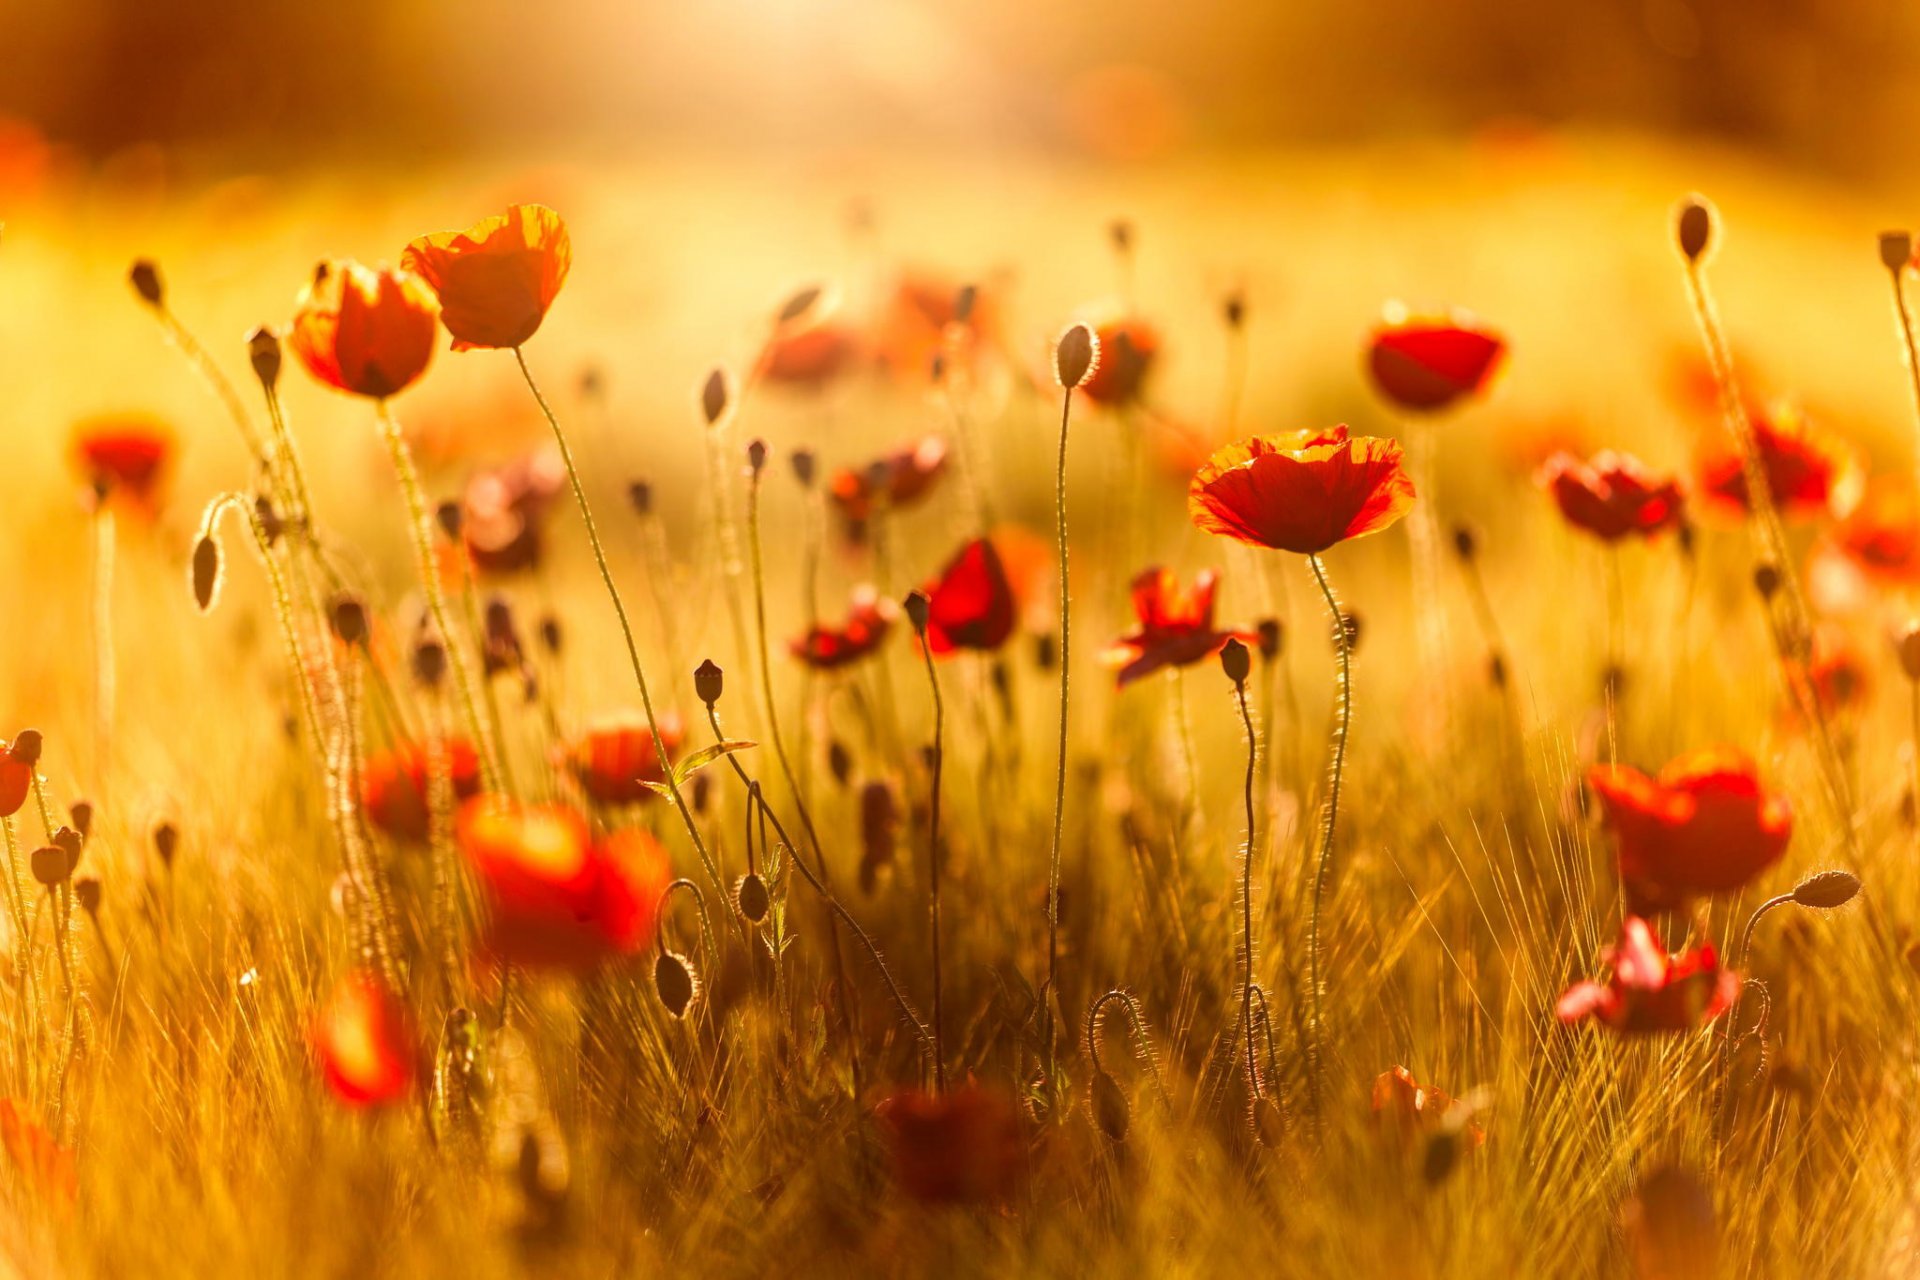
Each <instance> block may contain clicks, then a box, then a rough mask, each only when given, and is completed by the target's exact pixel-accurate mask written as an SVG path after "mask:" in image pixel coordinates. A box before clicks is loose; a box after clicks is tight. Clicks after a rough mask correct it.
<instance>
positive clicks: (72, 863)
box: [53, 827, 84, 875]
mask: <svg viewBox="0 0 1920 1280" xmlns="http://www.w3.org/2000/svg"><path fill="white" fill-rule="evenodd" d="M83 844H84V841H83V839H82V837H81V835H80V833H79V832H78V831H75V830H74V829H73V828H72V827H61V828H59V829H58V830H56V831H55V832H54V833H53V847H54V848H56V849H58V850H59V851H60V852H61V854H62V855H64V856H65V857H66V860H67V874H68V875H72V874H73V869H74V868H75V867H77V866H79V865H80V850H81V847H82V845H83Z"/></svg>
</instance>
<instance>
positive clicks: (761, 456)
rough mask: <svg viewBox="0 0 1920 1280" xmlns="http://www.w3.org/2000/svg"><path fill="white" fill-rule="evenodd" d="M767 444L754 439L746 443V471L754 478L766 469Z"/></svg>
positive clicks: (757, 438)
mask: <svg viewBox="0 0 1920 1280" xmlns="http://www.w3.org/2000/svg"><path fill="white" fill-rule="evenodd" d="M766 465H767V442H766V441H765V440H762V439H760V438H759V437H757V436H756V437H755V438H754V439H752V440H749V441H748V442H747V470H748V471H749V472H750V473H752V474H753V475H754V476H755V477H758V476H759V474H760V473H761V472H762V471H763V470H765V469H766Z"/></svg>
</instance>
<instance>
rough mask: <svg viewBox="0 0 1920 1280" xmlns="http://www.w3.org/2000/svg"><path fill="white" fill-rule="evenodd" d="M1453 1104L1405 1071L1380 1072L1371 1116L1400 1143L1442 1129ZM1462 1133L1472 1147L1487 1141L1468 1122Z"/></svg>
mask: <svg viewBox="0 0 1920 1280" xmlns="http://www.w3.org/2000/svg"><path fill="white" fill-rule="evenodd" d="M1456 1105H1460V1104H1457V1103H1456V1102H1455V1101H1454V1099H1452V1098H1450V1097H1448V1096H1447V1094H1446V1092H1445V1091H1444V1090H1440V1089H1436V1088H1434V1087H1433V1086H1431V1085H1422V1084H1421V1083H1420V1082H1419V1081H1417V1080H1415V1079H1414V1078H1413V1073H1412V1072H1410V1071H1408V1070H1407V1069H1406V1068H1405V1067H1395V1068H1394V1069H1393V1070H1391V1071H1383V1072H1381V1073H1380V1074H1379V1075H1378V1076H1376V1077H1375V1078H1374V1081H1373V1116H1374V1120H1375V1122H1376V1123H1378V1124H1380V1125H1381V1126H1383V1127H1386V1128H1389V1129H1390V1131H1391V1132H1393V1133H1395V1134H1397V1135H1398V1136H1399V1137H1401V1138H1402V1139H1407V1138H1412V1137H1413V1136H1414V1135H1415V1134H1417V1133H1422V1132H1432V1131H1434V1130H1437V1129H1441V1128H1444V1127H1445V1126H1446V1125H1447V1124H1448V1123H1449V1119H1448V1113H1449V1112H1450V1111H1452V1110H1453V1108H1454V1107H1455V1106H1456ZM1462 1132H1464V1133H1465V1134H1466V1135H1467V1139H1468V1141H1469V1142H1471V1143H1472V1144H1473V1145H1474V1146H1476V1147H1477V1146H1480V1145H1481V1144H1483V1143H1485V1142H1486V1140H1487V1134H1486V1130H1484V1129H1482V1128H1481V1127H1480V1126H1479V1125H1477V1124H1474V1123H1472V1122H1471V1121H1469V1122H1468V1123H1466V1125H1465V1126H1464V1127H1463V1129H1462Z"/></svg>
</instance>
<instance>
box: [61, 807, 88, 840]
mask: <svg viewBox="0 0 1920 1280" xmlns="http://www.w3.org/2000/svg"><path fill="white" fill-rule="evenodd" d="M67 812H68V813H69V814H70V815H72V817H73V829H74V830H75V831H78V832H79V833H80V838H81V839H82V840H85V839H86V838H87V837H88V836H89V835H92V834H93V801H91V800H75V801H74V802H73V803H72V804H70V805H68V806H67Z"/></svg>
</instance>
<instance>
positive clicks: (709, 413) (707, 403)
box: [700, 368, 727, 426]
mask: <svg viewBox="0 0 1920 1280" xmlns="http://www.w3.org/2000/svg"><path fill="white" fill-rule="evenodd" d="M726 411H727V375H726V371H725V370H723V369H719V368H715V369H714V370H713V371H712V372H711V373H709V374H708V375H707V380H706V382H705V384H704V385H702V386H701V388H700V412H701V413H702V414H704V415H706V419H707V425H708V426H712V425H713V424H714V423H716V422H718V421H720V415H721V414H723V413H725V412H726Z"/></svg>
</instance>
